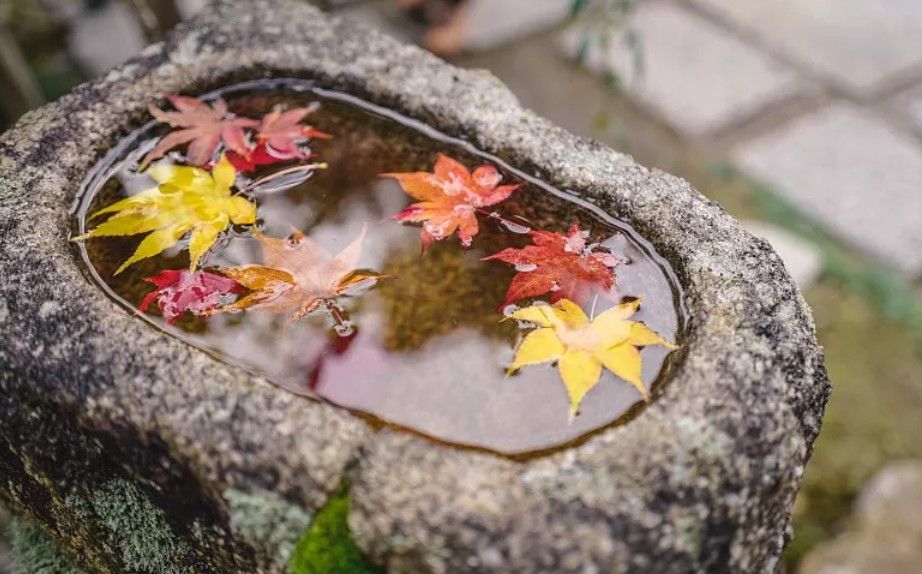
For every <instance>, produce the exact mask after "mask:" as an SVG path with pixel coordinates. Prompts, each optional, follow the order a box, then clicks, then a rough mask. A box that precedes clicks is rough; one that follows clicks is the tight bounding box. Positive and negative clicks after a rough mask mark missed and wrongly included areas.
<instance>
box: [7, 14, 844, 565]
mask: <svg viewBox="0 0 922 574" xmlns="http://www.w3.org/2000/svg"><path fill="white" fill-rule="evenodd" d="M270 75H276V76H285V75H288V76H301V77H310V78H314V79H315V80H316V81H317V82H318V83H319V84H320V85H322V86H325V87H330V88H335V89H342V90H346V91H349V92H352V93H354V94H356V95H359V96H362V97H366V98H368V99H370V100H372V101H374V102H376V103H378V104H381V105H385V106H389V107H391V108H393V109H396V110H398V111H401V112H403V113H405V114H408V115H410V116H413V117H415V118H418V119H421V120H424V121H427V122H429V123H430V124H432V125H433V126H435V127H437V128H439V129H441V130H443V131H445V132H447V133H450V134H453V135H457V136H461V137H465V138H467V139H469V140H470V141H471V142H472V143H473V144H475V145H477V146H479V147H480V148H482V149H484V150H487V151H489V152H492V153H495V154H497V156H498V157H500V158H502V159H503V160H505V161H508V162H510V163H511V164H513V165H516V166H518V167H520V168H522V169H524V170H526V171H528V172H530V173H534V174H535V175H537V176H539V177H542V178H544V179H546V180H547V181H549V182H551V183H553V184H555V185H556V186H558V187H560V188H562V189H571V190H575V192H578V193H579V194H580V195H581V196H582V197H583V198H584V199H585V200H587V201H591V202H594V203H596V204H598V205H599V206H601V207H602V208H604V209H606V210H608V211H610V212H611V213H613V214H615V215H617V216H619V217H622V218H624V219H626V220H627V221H629V222H631V223H632V224H633V225H634V226H635V227H636V228H637V229H638V231H639V232H640V233H641V234H643V235H645V236H646V237H648V238H649V239H650V240H651V241H652V242H653V243H654V244H655V246H656V248H657V249H658V250H659V252H660V253H662V254H663V255H664V256H665V257H667V258H668V259H669V260H670V261H671V263H672V265H673V266H674V268H675V270H676V272H677V274H678V276H679V278H680V281H681V282H682V285H683V286H684V288H685V291H686V305H687V307H688V315H689V322H688V326H687V329H686V333H685V335H684V337H683V338H682V340H681V343H682V349H681V351H680V355H679V356H678V360H677V361H676V363H675V364H676V368H675V370H674V372H673V373H672V375H673V376H672V380H671V381H670V382H669V383H668V384H667V385H665V386H664V387H663V388H662V390H661V391H660V392H658V396H657V397H656V398H655V400H654V402H653V403H652V404H651V405H650V406H649V407H648V408H646V409H645V410H644V411H643V412H642V413H641V414H640V415H639V416H638V417H637V418H636V419H635V420H633V421H632V422H631V423H630V424H627V425H625V426H622V427H619V428H614V429H609V430H606V431H604V432H601V433H598V434H596V435H594V436H593V437H591V438H590V439H588V440H587V441H586V442H584V443H583V444H581V445H580V446H578V447H574V448H571V449H568V450H566V451H563V452H559V453H556V454H552V455H548V456H545V457H542V458H537V459H533V460H530V461H527V462H517V461H513V460H508V459H503V458H500V457H497V456H493V455H489V454H485V453H479V452H474V451H468V450H456V449H451V448H446V447H444V446H441V445H438V444H435V443H432V442H430V441H427V440H426V439H424V438H421V437H417V436H413V435H409V434H405V433H402V432H399V431H393V430H385V431H380V432H378V433H374V432H373V431H372V430H371V429H370V428H368V427H366V426H365V423H364V422H362V421H360V420H359V419H356V418H353V417H352V415H350V414H348V413H346V412H343V411H341V410H338V409H337V408H335V407H332V406H329V405H326V404H320V403H314V402H309V401H305V400H303V399H299V398H297V397H293V396H291V395H288V394H286V393H285V392H283V391H281V390H278V389H276V388H275V387H272V386H270V385H269V384H267V383H266V382H265V381H263V380H260V379H259V378H255V377H253V376H251V375H248V374H247V373H245V372H243V371H241V370H238V369H235V368H232V367H230V366H227V365H224V364H221V363H219V362H217V361H216V360H214V359H213V358H211V357H209V356H208V355H206V354H204V353H202V352H200V351H197V350H195V349H193V348H190V347H188V346H187V345H185V344H184V343H181V342H179V341H178V340H175V339H173V338H171V337H169V336H167V335H165V334H163V333H161V332H158V331H156V330H153V329H151V328H150V327H149V326H147V325H146V324H144V323H143V322H141V321H138V320H136V319H135V318H134V317H133V316H131V315H130V314H128V313H126V312H124V311H123V310H122V309H120V308H119V307H118V306H117V305H116V304H115V303H113V302H111V301H109V300H107V299H106V298H105V297H103V296H102V294H101V293H100V292H99V291H98V289H97V288H96V287H95V286H93V285H92V284H90V283H89V282H88V281H87V280H86V279H85V278H84V277H83V274H82V272H81V268H80V265H79V264H78V261H77V258H76V256H75V253H74V250H73V248H72V246H71V245H70V244H69V243H68V241H67V237H68V232H69V221H70V219H69V208H70V206H71V205H72V203H73V199H74V196H75V194H76V193H77V191H78V186H79V182H80V181H81V180H82V178H83V177H84V176H85V175H86V174H87V170H88V169H89V167H90V166H91V165H92V164H93V163H94V162H95V161H97V160H98V159H99V158H100V157H102V155H103V154H104V153H105V151H106V149H108V147H109V146H111V145H112V144H113V143H114V142H115V141H116V140H117V139H118V138H119V136H121V135H123V134H124V133H126V131H127V130H129V129H131V128H133V127H136V126H138V125H139V124H140V123H141V122H143V121H145V117H146V112H145V106H146V104H147V103H148V101H149V99H150V97H151V94H153V93H156V92H158V91H183V92H188V93H197V92H201V91H204V90H206V89H209V88H213V87H216V86H219V85H222V84H225V83H228V82H231V81H235V80H242V79H248V78H257V77H265V76H270ZM0 252H2V253H4V257H3V259H2V260H0V274H2V276H3V277H4V278H5V280H4V281H3V282H2V283H0V334H2V338H3V340H4V345H3V346H2V347H0V451H2V456H0V495H2V498H3V499H5V501H6V502H7V503H8V504H9V505H10V506H11V507H12V509H13V510H15V511H16V512H17V513H22V514H27V515H29V516H30V517H31V518H32V519H34V520H35V521H36V522H37V523H38V524H39V525H40V527H41V528H42V529H43V530H44V531H45V532H46V533H48V534H50V535H51V536H52V537H53V538H55V539H56V540H57V541H58V543H59V546H60V547H61V549H62V551H63V552H65V553H66V554H67V555H68V556H70V557H71V558H72V559H74V560H75V562H76V563H78V564H79V565H80V566H81V567H83V568H85V569H87V570H88V571H92V572H125V571H135V572H138V571H141V572H151V571H154V572H157V571H158V570H156V569H152V568H153V566H151V565H152V564H162V561H163V560H164V555H165V553H166V555H167V556H168V557H169V561H170V563H171V564H174V565H175V568H178V569H182V568H186V569H189V570H192V571H194V572H222V573H226V572H227V573H233V572H248V573H249V572H278V571H279V567H278V562H277V556H273V550H272V549H273V548H275V549H278V548H280V547H283V546H285V542H286V541H284V540H283V541H280V540H279V539H278V536H277V535H276V531H275V530H274V529H270V530H268V531H265V532H262V533H255V532H253V531H252V530H251V527H252V526H253V525H256V524H260V523H261V522H260V520H259V519H258V517H257V518H252V519H250V520H245V521H244V520H242V517H241V516H239V515H237V514H235V513H236V512H238V511H240V510H241V509H243V510H244V511H246V508H249V507H251V506H252V504H249V501H250V500H251V499H250V498H248V497H252V496H264V495H265V494H266V493H267V492H268V493H272V494H273V495H272V497H271V498H272V501H273V502H272V504H273V505H274V504H277V503H279V502H280V501H285V502H287V503H289V504H290V505H292V507H293V508H294V509H289V510H281V511H279V513H278V514H277V515H278V516H284V517H289V518H290V517H294V518H295V519H298V517H302V516H303V515H312V514H314V513H315V512H316V509H317V508H318V507H319V506H320V505H321V504H323V503H324V501H325V500H326V499H327V498H328V497H329V495H330V493H331V492H332V491H333V490H334V489H335V488H336V486H337V485H338V484H339V483H340V482H341V481H343V480H344V479H349V480H350V481H351V484H352V490H351V492H350V497H351V512H350V517H349V518H350V524H351V526H352V528H353V529H354V531H355V535H356V539H357V542H358V543H359V545H360V546H361V547H362V548H363V549H364V550H365V551H366V552H368V553H369V555H370V557H371V558H372V559H373V560H374V561H376V562H378V563H379V564H382V565H384V566H387V567H388V568H390V569H391V570H395V571H408V572H448V571H450V572H465V571H480V572H510V571H520V572H527V571H546V572H569V571H574V572H576V571H579V572H586V571H630V572H651V571H652V572H659V573H668V572H687V571H737V572H754V571H772V570H776V569H777V568H778V565H779V557H780V555H781V551H782V548H783V546H784V544H785V541H786V540H787V538H788V537H789V535H790V532H789V526H788V525H789V512H790V509H791V505H792V503H793V499H794V495H795V492H796V490H797V485H798V483H799V480H800V477H801V474H802V472H803V468H804V464H805V463H806V460H807V458H808V457H809V454H810V451H811V445H812V443H813V440H814V439H815V437H816V435H817V433H818V431H819V426H820V418H821V415H822V412H823V409H824V406H825V402H826V399H827V396H828V393H829V383H828V380H827V377H826V372H825V368H824V365H823V356H822V352H821V351H820V349H819V348H818V346H817V345H816V342H815V338H814V331H813V324H812V320H811V318H810V314H809V311H808V309H807V307H806V304H805V303H804V301H803V299H802V297H801V295H800V294H799V292H798V291H797V288H796V287H795V286H794V283H793V281H792V280H791V278H790V276H789V275H788V273H787V272H786V271H785V269H784V267H783V265H782V263H781V260H780V258H779V257H778V256H777V255H776V254H775V253H774V251H772V249H771V248H770V247H769V245H768V244H767V243H766V242H765V241H763V240H760V239H756V238H754V237H753V236H752V235H750V234H748V233H747V232H745V231H744V230H743V229H742V228H741V227H740V226H739V225H738V224H737V223H736V222H734V221H733V220H732V219H731V218H729V217H728V216H727V215H726V214H725V213H724V212H723V210H721V209H720V208H719V207H718V206H717V205H715V204H714V203H712V202H709V201H708V200H706V199H705V198H703V197H702V196H701V195H700V194H698V193H697V192H695V191H694V190H693V189H691V188H690V187H689V186H688V184H687V183H685V182H683V181H681V180H679V179H677V178H674V177H671V176H668V175H666V174H663V173H660V172H656V171H651V170H649V169H646V168H644V167H641V166H639V165H637V164H635V163H634V162H633V161H632V160H631V159H630V158H628V157H626V156H623V155H620V154H618V153H616V152H614V151H612V150H610V149H608V148H606V147H604V146H602V145H600V144H598V143H595V142H592V141H589V140H584V139H579V138H576V137H574V136H572V135H569V134H568V133H566V132H564V131H563V130H561V129H559V128H556V127H554V126H553V125H551V124H549V123H548V122H547V121H545V120H542V119H541V118H538V117H536V116H535V115H534V114H532V113H530V112H528V111H526V110H524V109H522V108H521V107H520V106H519V104H518V103H517V102H516V100H515V98H514V97H513V96H512V94H511V93H510V92H509V91H508V90H507V89H506V88H504V87H503V86H502V85H501V84H500V83H499V82H498V81H497V80H496V79H495V78H494V77H492V76H491V75H489V74H488V73H485V72H477V71H463V70H458V69H455V68H453V67H450V66H448V65H446V64H444V63H443V62H441V61H440V60H438V59H437V58H435V57H433V56H432V55H430V54H427V53H425V52H423V51H421V50H419V49H418V48H415V47H411V46H406V45H403V44H400V43H399V42H397V41H395V40H393V39H389V38H387V37H385V36H383V35H381V34H379V33H376V32H374V31H371V30H366V29H362V28H358V27H355V26H352V25H347V24H344V23H342V22H341V21H339V20H337V19H327V18H325V17H323V16H321V15H320V14H319V13H317V12H315V11H314V9H312V8H310V7H309V6H306V5H304V4H303V3H298V2H288V1H286V0H254V1H248V2H239V3H234V2H229V1H224V2H220V3H218V4H216V6H215V8H214V9H212V10H210V11H207V12H205V13H203V14H202V15H201V16H199V17H198V18H197V19H195V20H193V21H191V22H189V23H186V24H184V25H182V26H181V27H180V28H179V29H178V30H177V31H176V32H175V33H174V34H173V35H171V36H170V37H169V38H168V39H167V40H166V41H165V42H164V43H162V44H157V45H154V46H152V47H150V48H148V49H146V50H145V51H144V52H142V54H141V55H140V56H139V57H138V58H136V59H133V60H131V61H130V62H129V63H127V64H126V65H125V66H124V67H123V68H121V69H119V70H115V71H113V72H111V73H109V74H108V75H107V76H105V77H104V78H103V79H101V80H100V81H98V82H95V83H92V84H88V85H84V86H81V87H79V88H78V89H77V90H75V92H74V93H73V94H71V95H69V96H67V97H65V98H63V99H62V100H60V101H59V102H57V103H55V104H51V105H49V106H46V107H44V108H42V109H40V110H38V111H36V112H32V113H30V114H28V115H27V116H26V117H25V118H23V120H22V122H21V123H20V124H18V126H17V127H15V128H14V129H13V130H12V131H10V132H8V133H7V134H5V135H4V136H3V137H2V139H0ZM241 493H243V494H244V497H243V498H241V496H240V494H241ZM234 500H236V502H235V503H233V504H231V502H233V501H234ZM132 509H134V510H132ZM298 509H299V510H300V513H299V512H298ZM273 512H275V511H274V510H273ZM302 513H303V515H302ZM264 522H265V521H263V523H264ZM145 525H146V526H151V525H153V526H152V527H151V528H145ZM126 549H131V550H132V552H130V553H126V552H127V550H126ZM129 560H132V561H134V560H141V561H142V562H141V563H142V564H143V566H140V567H135V568H132V567H131V566H130V563H129ZM131 563H132V564H138V563H139V562H131Z"/></svg>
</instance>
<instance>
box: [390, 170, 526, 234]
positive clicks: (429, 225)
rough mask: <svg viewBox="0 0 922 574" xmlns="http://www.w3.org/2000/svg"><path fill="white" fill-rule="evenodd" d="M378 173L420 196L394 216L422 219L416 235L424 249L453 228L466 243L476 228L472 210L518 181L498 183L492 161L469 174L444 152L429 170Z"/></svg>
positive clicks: (499, 198) (512, 188)
mask: <svg viewBox="0 0 922 574" xmlns="http://www.w3.org/2000/svg"><path fill="white" fill-rule="evenodd" d="M381 177H392V178H394V179H396V180H397V182H398V183H399V184H400V187H402V188H403V190H404V191H405V192H407V194H408V195H410V196H412V197H413V198H414V199H418V200H420V201H419V202H417V203H414V204H412V205H410V206H409V207H407V208H406V209H404V210H403V211H401V212H400V213H397V214H396V215H394V219H396V220H397V221H414V222H423V228H422V230H420V239H421V240H422V244H423V249H424V250H425V249H426V247H428V246H429V245H430V244H431V243H432V242H433V241H438V240H440V239H444V238H446V237H448V236H450V235H451V234H453V233H454V232H455V231H457V232H458V238H459V239H461V244H462V245H463V246H465V247H468V246H470V244H471V241H472V240H473V239H474V236H475V235H477V232H478V231H479V226H478V224H477V215H476V212H477V211H478V210H479V209H481V208H483V207H486V206H489V205H494V204H497V203H499V202H501V201H503V200H504V199H506V198H507V197H509V195H510V194H512V192H513V191H515V190H516V189H518V188H519V186H520V185H521V184H514V185H499V182H500V181H501V180H502V179H503V176H502V175H501V174H500V173H499V171H497V169H496V168H495V167H493V166H492V165H482V166H480V167H478V168H477V169H475V170H474V173H473V174H472V173H471V172H469V171H468V169H467V168H466V167H464V166H463V165H462V164H460V163H459V162H457V161H455V160H453V159H451V158H450V157H448V156H446V155H444V154H439V155H438V159H437V160H436V162H435V169H434V172H433V173H429V172H425V171H418V172H411V173H383V174H381ZM497 186H498V187H497Z"/></svg>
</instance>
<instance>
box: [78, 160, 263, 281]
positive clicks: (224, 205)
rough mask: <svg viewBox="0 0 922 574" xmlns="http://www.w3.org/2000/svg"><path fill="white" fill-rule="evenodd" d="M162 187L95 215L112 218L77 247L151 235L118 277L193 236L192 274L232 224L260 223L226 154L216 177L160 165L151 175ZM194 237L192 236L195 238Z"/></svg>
mask: <svg viewBox="0 0 922 574" xmlns="http://www.w3.org/2000/svg"><path fill="white" fill-rule="evenodd" d="M146 173H147V174H148V175H150V176H151V177H152V178H154V181H156V182H157V186H156V187H153V188H150V189H147V190H145V191H142V192H141V193H138V194H136V195H132V196H131V197H127V198H125V199H122V200H120V201H117V202H115V203H113V204H112V205H109V206H107V207H104V208H103V209H100V210H99V211H97V212H95V213H93V214H92V215H91V216H90V219H91V220H92V219H94V218H96V217H99V216H101V215H106V214H112V213H114V215H112V216H111V217H109V219H107V220H105V221H104V222H102V223H100V224H99V225H97V226H96V227H94V228H93V229H91V230H90V231H89V232H88V233H86V234H84V235H81V236H79V237H75V238H74V240H75V241H79V240H82V239H87V238H90V237H112V236H127V235H137V234H140V233H147V236H146V237H144V239H143V240H141V243H140V244H139V245H138V247H137V249H135V252H134V253H133V254H132V255H131V257H129V258H128V259H127V260H126V261H125V262H124V263H122V265H121V266H120V267H119V268H118V270H116V272H115V274H116V275H118V274H119V273H121V272H122V271H124V270H125V268H127V267H128V266H129V265H131V264H132V263H136V262H138V261H140V260H141V259H146V258H147V257H153V256H154V255H157V254H159V253H161V252H162V251H163V250H165V249H168V248H170V247H172V246H173V245H175V244H176V243H177V242H179V240H180V239H182V238H183V237H184V236H185V235H186V234H187V233H189V269H192V270H194V269H195V268H196V267H197V266H198V262H199V260H200V259H201V258H202V256H203V255H204V254H205V253H206V252H207V251H208V250H209V249H210V248H211V246H212V245H214V243H215V241H217V239H218V235H220V233H221V232H222V231H224V230H225V229H227V227H228V226H229V225H230V224H231V223H235V224H238V225H248V224H252V223H254V222H255V221H256V206H255V205H254V204H253V203H252V202H250V201H249V200H248V199H246V198H244V197H240V196H234V195H232V194H231V186H232V185H233V184H234V180H235V179H236V178H237V172H236V171H235V170H234V166H232V165H231V163H230V162H229V161H228V160H227V158H226V157H225V156H224V155H223V154H222V155H221V159H220V161H219V162H218V163H217V164H216V165H215V167H214V169H213V170H212V171H211V172H208V171H206V170H204V169H201V168H198V167H188V166H179V165H167V164H160V165H154V166H152V167H150V168H149V169H148V170H147V172H146ZM190 232H191V233H190Z"/></svg>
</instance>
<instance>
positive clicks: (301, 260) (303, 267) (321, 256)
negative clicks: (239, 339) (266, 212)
mask: <svg viewBox="0 0 922 574" xmlns="http://www.w3.org/2000/svg"><path fill="white" fill-rule="evenodd" d="M365 232H366V228H365V227H363V228H362V232H361V233H360V234H359V235H358V237H356V238H355V239H353V240H352V242H351V243H349V245H347V246H346V247H345V249H343V250H342V251H340V252H339V254H338V255H336V256H335V257H334V256H332V255H330V254H329V253H328V252H327V251H326V250H325V249H323V248H322V247H320V246H319V245H317V244H316V243H314V242H313V241H312V240H311V239H310V238H308V237H306V236H305V235H304V234H303V233H301V232H300V231H298V232H296V233H293V234H292V235H290V236H289V237H287V238H284V239H283V238H276V237H266V236H265V235H262V234H261V233H259V232H256V233H255V235H256V238H257V239H258V240H259V244H260V246H261V247H262V252H263V261H264V262H265V265H244V266H241V267H222V268H221V270H220V271H221V273H222V274H223V275H225V276H227V277H230V278H231V279H233V280H234V281H236V282H238V283H240V284H241V285H243V286H244V287H246V288H247V289H249V290H250V291H251V292H250V293H249V294H247V295H246V296H245V297H243V298H241V299H240V300H238V301H236V302H234V303H232V304H230V305H227V306H225V307H221V308H220V309H217V310H216V311H215V312H226V311H241V310H244V309H264V310H266V311H270V312H273V313H283V314H289V318H290V320H292V321H293V320H295V319H299V318H301V317H303V316H305V315H307V314H308V313H310V312H311V311H313V310H314V309H316V308H317V307H318V306H319V305H320V304H321V303H323V302H324V301H332V300H334V299H336V298H337V297H339V296H340V295H342V294H344V293H345V292H346V291H348V290H349V289H351V288H353V287H356V286H357V285H359V284H361V283H365V282H368V283H372V282H375V281H377V280H378V279H382V278H384V276H383V275H381V274H379V273H376V272H374V271H359V270H356V265H357V264H358V262H359V256H360V255H361V253H362V241H363V240H364V238H365Z"/></svg>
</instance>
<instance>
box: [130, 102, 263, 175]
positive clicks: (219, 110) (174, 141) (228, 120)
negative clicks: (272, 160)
mask: <svg viewBox="0 0 922 574" xmlns="http://www.w3.org/2000/svg"><path fill="white" fill-rule="evenodd" d="M164 97H166V99H167V100H168V101H169V102H170V103H171V104H172V105H173V107H174V108H176V110H177V111H175V112H165V111H163V110H161V109H160V108H157V107H155V106H153V105H151V106H149V107H148V109H149V110H150V113H151V115H152V116H154V117H155V118H156V119H157V121H159V122H162V123H165V124H169V125H170V126H171V127H174V128H180V129H178V130H175V131H173V132H170V133H169V134H167V135H166V136H165V137H164V138H163V139H161V140H160V142H159V143H158V144H157V146H156V147H155V148H154V149H153V150H151V151H150V153H148V154H147V155H146V156H144V160H143V161H142V162H141V167H142V168H143V167H146V166H147V165H148V164H149V163H150V162H152V161H153V160H155V159H159V158H161V157H163V155H164V154H165V153H166V152H168V151H170V150H171V149H173V148H176V147H179V146H181V145H183V144H189V146H188V148H187V149H186V161H187V162H188V163H190V164H192V165H197V166H205V165H208V164H209V163H210V162H211V160H212V158H213V157H214V153H215V150H216V149H217V148H218V145H219V144H220V143H222V142H223V143H224V145H225V146H227V148H228V150H230V151H233V152H234V153H236V154H237V155H238V156H240V157H243V158H246V159H249V157H250V149H249V147H248V146H247V141H246V132H244V128H248V127H254V126H256V125H258V124H259V122H257V121H256V120H251V119H249V118H238V117H234V116H232V115H230V114H228V111H227V104H226V103H225V102H224V100H222V99H221V98H218V99H217V100H215V102H214V105H212V106H209V105H208V104H207V103H205V102H203V101H201V100H198V99H196V98H190V97H188V96H177V95H172V94H167V95H166V96H164Z"/></svg>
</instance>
